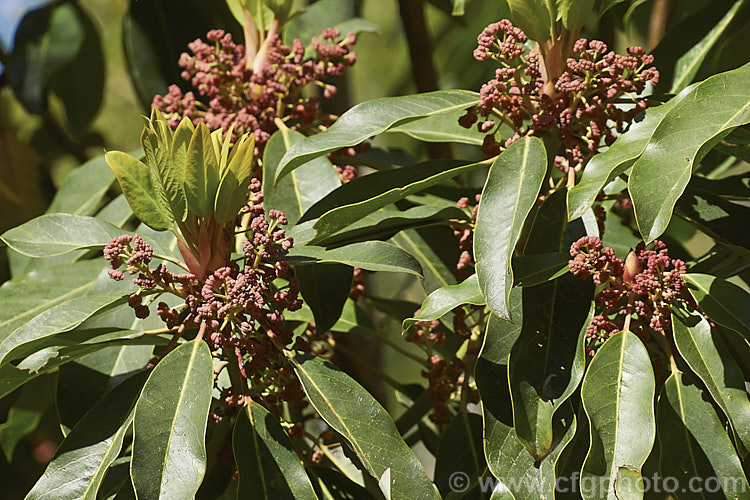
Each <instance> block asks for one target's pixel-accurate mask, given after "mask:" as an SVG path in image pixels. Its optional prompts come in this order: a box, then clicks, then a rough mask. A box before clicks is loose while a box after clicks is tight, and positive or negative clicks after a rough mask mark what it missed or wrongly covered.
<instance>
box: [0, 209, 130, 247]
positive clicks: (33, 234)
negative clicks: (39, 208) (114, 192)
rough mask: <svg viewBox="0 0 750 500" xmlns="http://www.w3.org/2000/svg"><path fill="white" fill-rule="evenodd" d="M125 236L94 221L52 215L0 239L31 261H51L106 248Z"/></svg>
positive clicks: (92, 219) (93, 219)
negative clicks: (110, 243)
mask: <svg viewBox="0 0 750 500" xmlns="http://www.w3.org/2000/svg"><path fill="white" fill-rule="evenodd" d="M122 233H123V231H122V229H120V228H118V227H116V226H113V225H112V224H109V223H108V222H104V221H101V220H99V219H95V218H93V217H85V216H82V215H71V214H49V215H42V216H40V217H37V218H36V219H32V220H30V221H29V222H27V223H25V224H22V225H20V226H17V227H14V228H13V229H9V230H8V231H6V232H5V233H3V234H2V235H0V240H2V241H3V242H4V243H5V244H6V245H8V246H9V247H10V248H12V249H13V250H15V251H17V252H20V253H22V254H24V255H28V256H29V257H51V256H54V255H61V254H64V253H67V252H72V251H73V250H81V249H84V248H97V247H100V248H101V247H104V246H106V245H107V243H109V242H110V240H111V239H112V238H114V237H115V236H119V235H121V234H122Z"/></svg>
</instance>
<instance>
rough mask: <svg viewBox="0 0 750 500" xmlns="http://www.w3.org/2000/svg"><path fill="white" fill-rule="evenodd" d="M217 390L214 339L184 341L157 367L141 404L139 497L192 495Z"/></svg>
mask: <svg viewBox="0 0 750 500" xmlns="http://www.w3.org/2000/svg"><path fill="white" fill-rule="evenodd" d="M212 391H213V362H212V361H211V353H210V351H209V349H208V344H206V343H205V342H203V341H202V340H192V341H190V342H185V343H184V344H182V345H180V346H178V347H177V348H176V349H175V350H173V351H172V352H170V353H169V354H168V355H166V356H165V357H164V359H162V360H161V361H160V362H159V364H157V365H156V367H155V368H154V369H153V371H152V372H151V375H150V376H149V378H148V381H146V385H145V386H144V387H143V392H142V393H141V396H140V397H139V399H138V402H137V403H136V406H135V416H134V418H133V458H132V461H131V465H130V471H131V476H132V478H133V485H134V486H135V491H136V494H137V496H138V497H139V498H161V497H170V498H192V497H193V495H195V492H196V491H197V490H198V486H200V484H201V481H202V480H203V475H204V474H205V471H206V448H205V444H204V440H205V437H206V422H207V419H208V410H209V407H210V406H211V393H212Z"/></svg>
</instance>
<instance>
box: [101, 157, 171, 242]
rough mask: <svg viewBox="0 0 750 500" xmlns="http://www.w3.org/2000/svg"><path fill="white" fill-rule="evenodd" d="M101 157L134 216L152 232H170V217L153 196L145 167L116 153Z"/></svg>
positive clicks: (152, 185)
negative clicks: (118, 185)
mask: <svg viewBox="0 0 750 500" xmlns="http://www.w3.org/2000/svg"><path fill="white" fill-rule="evenodd" d="M105 158H106V160H107V164H108V165H109V168H111V169H112V171H113V172H114V173H115V177H117V182H118V183H119V184H120V188H122V193H123V194H124V195H125V198H126V199H127V200H128V204H129V205H130V208H132V209H133V213H134V214H135V216H136V217H138V219H140V221H141V222H143V223H144V224H146V225H147V226H148V227H150V228H152V229H154V230H156V231H166V230H168V229H171V228H172V226H173V220H174V217H173V216H172V214H171V212H169V209H168V207H166V206H164V205H163V204H162V200H161V199H159V197H158V195H155V193H156V189H155V188H154V184H153V180H152V179H151V171H150V169H149V167H148V166H146V165H145V164H144V163H143V162H140V161H138V160H136V159H135V158H133V157H132V156H130V155H129V154H126V153H122V152H120V151H110V152H109V153H107V154H106V155H105Z"/></svg>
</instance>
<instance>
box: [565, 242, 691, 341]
mask: <svg viewBox="0 0 750 500" xmlns="http://www.w3.org/2000/svg"><path fill="white" fill-rule="evenodd" d="M570 255H571V257H573V259H572V260H570V261H569V262H568V266H569V268H570V272H571V273H572V274H573V275H574V276H576V277H577V278H580V279H588V278H589V277H592V278H593V280H594V283H595V284H596V285H599V286H602V288H601V290H600V291H599V293H598V294H597V295H596V297H595V298H594V301H595V303H596V307H597V313H598V314H597V315H596V316H594V318H593V320H592V322H591V325H589V327H588V328H587V330H586V336H587V337H588V338H589V339H590V342H589V344H588V348H587V351H588V353H589V354H590V355H593V353H594V352H595V350H596V348H597V347H598V346H599V345H600V344H601V343H602V342H603V341H604V340H606V339H607V338H609V337H610V336H611V335H613V334H614V333H616V332H618V331H621V330H623V329H626V328H627V329H629V330H630V331H632V332H634V333H636V334H637V335H639V336H640V337H641V338H643V339H644V340H648V339H649V338H650V337H651V334H652V332H657V333H660V334H661V333H665V334H666V333H671V325H670V306H671V305H672V304H675V303H676V302H682V303H684V304H686V305H688V306H690V307H695V305H694V304H693V301H692V298H690V296H689V294H687V293H686V290H685V283H684V281H683V280H682V277H681V275H682V274H684V273H685V272H686V268H685V263H684V262H683V261H681V260H679V259H672V258H670V257H669V251H668V250H667V248H666V246H665V245H664V243H662V242H661V241H659V240H655V241H654V242H653V248H650V249H647V248H646V245H645V244H643V243H641V244H639V245H638V247H637V248H636V249H635V251H632V252H630V254H629V255H628V257H627V259H626V260H625V262H623V261H622V260H621V259H618V258H617V257H616V256H615V253H614V251H613V250H612V249H611V248H609V247H604V245H603V244H602V242H601V240H600V239H599V238H597V237H594V236H585V237H583V238H581V239H579V240H578V241H576V242H575V243H573V245H572V246H571V247H570Z"/></svg>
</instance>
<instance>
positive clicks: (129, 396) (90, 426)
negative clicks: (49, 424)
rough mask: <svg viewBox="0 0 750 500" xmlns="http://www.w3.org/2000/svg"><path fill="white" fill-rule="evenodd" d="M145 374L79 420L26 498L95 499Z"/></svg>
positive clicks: (117, 446) (134, 377)
mask: <svg viewBox="0 0 750 500" xmlns="http://www.w3.org/2000/svg"><path fill="white" fill-rule="evenodd" d="M146 375H147V374H146V372H142V373H140V374H136V375H134V376H132V377H130V378H128V379H127V380H125V381H124V382H122V383H121V384H119V385H118V386H117V387H115V388H114V389H113V390H112V391H111V392H110V393H109V394H107V396H105V397H104V399H102V401H101V402H99V403H98V404H97V405H96V406H94V407H93V408H92V409H91V410H90V411H89V412H88V413H87V414H86V415H85V416H84V417H83V419H81V421H80V422H79V423H78V425H76V426H75V427H74V428H73V430H72V431H71V432H70V434H68V436H67V438H66V439H65V441H63V443H62V445H61V446H60V449H59V450H57V453H56V454H55V458H54V460H52V462H50V464H49V465H48V466H47V469H46V470H45V471H44V475H42V477H41V478H40V479H39V481H37V483H36V484H35V485H34V488H33V489H32V490H31V492H30V493H29V494H28V496H27V497H26V498H28V499H29V500H31V499H40V500H41V499H46V498H81V499H86V500H94V499H96V498H97V492H98V490H99V487H100V486H101V484H102V481H103V479H104V476H105V474H106V473H107V469H108V468H109V466H110V464H112V462H113V461H114V460H115V459H116V458H117V456H118V455H119V453H120V449H121V447H122V442H123V439H124V437H125V434H126V433H127V431H128V427H130V423H131V421H132V419H133V411H132V410H133V406H134V405H135V402H136V399H137V398H138V395H139V394H140V391H141V388H142V387H143V384H144V382H145V380H146Z"/></svg>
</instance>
